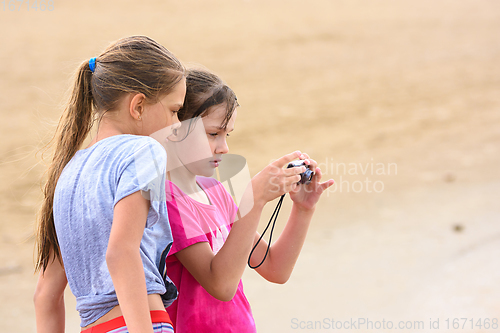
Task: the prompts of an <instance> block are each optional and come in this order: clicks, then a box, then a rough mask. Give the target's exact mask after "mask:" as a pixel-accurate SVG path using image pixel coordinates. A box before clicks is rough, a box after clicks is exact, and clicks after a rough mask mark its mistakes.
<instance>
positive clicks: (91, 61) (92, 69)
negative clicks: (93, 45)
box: [89, 57, 95, 73]
mask: <svg viewBox="0 0 500 333" xmlns="http://www.w3.org/2000/svg"><path fill="white" fill-rule="evenodd" d="M89 68H90V71H91V72H92V73H94V71H95V57H94V58H90V60H89Z"/></svg>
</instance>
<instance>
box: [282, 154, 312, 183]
mask: <svg viewBox="0 0 500 333" xmlns="http://www.w3.org/2000/svg"><path fill="white" fill-rule="evenodd" d="M302 165H303V166H305V167H306V171H304V172H303V173H301V174H300V181H299V184H306V185H307V184H309V183H310V182H311V180H312V177H313V176H314V172H312V170H311V169H309V166H308V165H306V164H305V163H304V161H300V160H299V161H293V162H290V163H289V164H288V166H287V168H295V167H299V166H302Z"/></svg>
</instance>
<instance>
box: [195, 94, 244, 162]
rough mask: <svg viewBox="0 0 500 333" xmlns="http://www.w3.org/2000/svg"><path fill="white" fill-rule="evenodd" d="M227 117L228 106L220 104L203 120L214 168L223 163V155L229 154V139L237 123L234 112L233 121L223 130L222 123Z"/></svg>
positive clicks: (230, 120)
mask: <svg viewBox="0 0 500 333" xmlns="http://www.w3.org/2000/svg"><path fill="white" fill-rule="evenodd" d="M225 117H226V105H225V104H220V105H215V106H213V107H212V110H211V112H210V113H209V114H208V115H207V116H205V117H203V118H202V120H203V126H204V127H205V133H206V134H207V138H208V143H209V145H210V151H211V152H212V155H213V157H214V159H213V160H212V161H210V163H211V164H212V166H213V167H214V168H215V167H218V166H219V163H220V161H221V156H222V154H227V153H228V152H229V147H228V146H227V137H228V136H229V133H231V132H232V131H233V130H234V123H235V122H236V110H234V112H233V114H232V116H231V119H229V122H228V123H227V126H226V127H225V128H222V123H223V122H224V118H225Z"/></svg>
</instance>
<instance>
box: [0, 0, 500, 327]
mask: <svg viewBox="0 0 500 333" xmlns="http://www.w3.org/2000/svg"><path fill="white" fill-rule="evenodd" d="M18 5H19V3H17V5H16V6H18ZM2 6H3V5H2V4H0V28H1V30H2V31H3V33H2V36H1V37H0V41H1V46H0V91H1V93H0V110H1V111H0V112H1V114H2V118H3V121H2V122H1V123H0V133H1V134H0V135H1V138H2V140H0V194H1V198H2V199H1V201H0V216H1V220H0V221H1V222H0V299H1V300H2V302H1V303H0V318H1V320H0V332H6V333H11V332H12V333H16V332H35V316H34V308H33V303H32V296H33V291H34V288H35V283H36V276H35V275H34V274H33V247H34V238H33V230H34V220H35V214H36V211H37V209H38V207H39V204H40V199H41V191H40V178H41V177H42V175H43V173H44V171H45V166H44V164H43V161H42V160H41V159H40V156H37V154H36V153H37V152H38V151H39V150H40V148H42V147H43V145H44V144H45V143H47V142H48V140H49V139H50V137H51V133H52V131H53V129H54V126H55V124H56V123H57V120H58V117H59V115H60V112H61V105H62V104H63V102H64V95H65V92H66V91H67V89H68V88H69V86H70V82H71V81H70V78H71V73H72V71H73V70H74V69H75V68H76V67H77V65H78V64H79V63H80V62H81V61H84V60H86V59H89V58H91V57H92V56H96V55H97V54H98V53H99V52H100V51H101V50H102V49H103V48H104V47H105V46H106V45H107V44H108V43H109V42H110V41H113V40H116V39H118V38H120V37H124V36H127V35H132V34H145V35H148V36H150V37H152V38H154V39H156V40H157V41H159V42H160V43H162V44H163V45H165V46H167V47H168V48H169V49H170V50H171V51H173V52H174V53H175V54H176V55H177V56H178V57H179V58H180V59H182V60H183V61H185V62H186V63H199V64H203V65H205V66H206V67H208V68H210V69H212V70H213V71H215V72H216V73H218V74H220V75H221V76H222V77H223V78H224V79H225V80H226V81H227V82H228V83H229V84H230V86H231V87H233V89H234V90H235V91H236V93H237V95H238V100H239V101H240V104H241V109H240V111H239V113H238V120H237V122H236V130H235V132H234V134H233V135H232V136H231V138H230V141H229V145H230V149H231V152H232V153H235V154H240V155H243V156H245V157H246V158H247V161H248V164H249V166H250V171H251V173H252V174H255V173H257V172H258V171H259V170H260V169H261V168H262V167H264V166H265V165H266V164H268V163H269V161H271V160H272V159H274V158H277V157H279V156H281V155H284V154H285V153H288V152H291V151H293V150H296V149H300V150H302V151H305V152H307V153H309V154H310V155H311V156H312V157H313V158H315V159H316V160H317V161H318V162H319V163H321V167H322V168H323V169H324V173H325V176H324V177H325V178H333V179H335V181H336V182H337V187H336V188H335V187H334V188H331V189H330V191H329V192H328V193H325V194H324V196H323V198H322V200H321V201H320V203H319V204H318V208H317V211H316V214H315V217H314V221H313V224H312V226H311V229H310V233H309V235H308V238H307V241H306V244H305V246H304V249H303V252H302V254H301V257H300V259H299V261H298V263H297V265H296V268H295V270H294V273H293V275H292V277H291V279H290V280H289V281H288V282H287V283H286V284H285V285H273V284H270V283H267V282H266V281H264V280H263V279H261V278H260V277H259V276H258V275H257V274H255V273H254V272H252V271H250V270H248V271H246V272H245V275H244V285H245V290H246V294H247V296H248V298H249V301H250V303H251V305H252V309H253V312H254V316H255V319H256V322H257V326H258V332H263V333H264V332H273V333H274V332H308V331H311V332H323V331H325V332H326V331H331V330H332V328H331V327H332V326H333V327H335V325H344V326H342V328H343V329H341V331H352V332H354V331H360V332H364V331H377V332H383V331H385V330H384V328H383V327H382V325H384V327H386V328H387V327H389V322H391V323H392V325H393V326H392V327H394V329H393V330H392V331H405V332H413V331H419V332H424V331H430V330H431V329H432V331H436V332H441V331H442V332H447V331H457V330H458V331H460V332H492V331H495V330H493V329H492V328H491V327H492V326H491V323H492V321H493V319H494V318H496V319H497V321H500V301H499V300H500V288H499V286H498V281H499V280H500V265H499V262H498V258H499V257H500V223H499V222H500V221H499V220H500V206H499V205H498V193H499V191H500V171H499V170H500V168H499V162H500V93H499V91H500V79H499V78H500V39H499V36H500V3H499V2H497V1H493V0H490V1H486V0H475V1H472V0H460V1H430V0H422V1H408V0H398V1H396V0H376V1H361V0H353V1H345V0H335V1H326V0H325V1H314V2H308V3H306V2H303V1H273V2H265V1H233V2H222V1H215V2H210V3H208V2H202V1H191V0H188V1H183V2H164V1H149V2H147V3H139V2H134V1H120V2H105V3H104V2H97V1H85V2H72V3H70V2H62V1H55V3H54V7H53V9H54V10H53V11H48V10H47V9H46V10H45V11H42V10H41V9H37V10H34V9H33V8H31V9H30V11H28V10H27V6H26V3H24V4H23V6H22V7H21V8H20V10H19V11H17V8H16V11H10V10H9V9H8V4H7V7H5V9H3V7H2ZM273 208H274V203H271V204H270V205H269V206H268V207H267V209H266V211H265V212H264V214H263V216H264V218H263V220H262V228H261V230H262V229H263V227H264V224H265V222H267V221H266V220H267V219H266V218H265V217H267V216H270V215H271V213H272V209H273ZM289 210H290V202H289V200H285V204H284V206H283V210H282V213H281V215H280V219H279V226H278V228H279V229H281V228H282V227H283V225H284V223H285V222H286V214H287V213H288V212H289ZM74 307H75V304H74V299H73V296H72V295H71V293H70V291H69V288H68V290H67V294H66V308H67V310H66V311H67V321H66V327H67V330H66V331H67V332H78V331H79V326H78V325H79V320H78V314H77V313H76V312H75V310H74ZM454 318H466V320H465V326H464V328H463V329H462V325H463V323H464V320H463V319H460V320H459V325H460V329H453V326H452V325H453V320H454ZM360 319H361V322H363V320H364V322H365V323H367V322H369V321H371V322H372V325H374V327H373V329H367V328H370V327H368V326H366V325H367V324H366V325H365V326H363V327H359V322H360ZM471 319H473V321H471ZM486 319H488V322H489V323H490V326H489V327H490V328H489V329H487V328H486V326H485V325H484V324H485V323H486ZM437 320H439V321H437ZM447 320H448V321H447ZM478 320H480V321H478ZM351 321H354V322H355V323H358V325H357V326H356V327H350V325H351V324H350V323H351ZM339 323H340V324H339ZM401 323H402V325H403V326H402V327H403V329H400V330H396V328H397V327H398V325H400V324H401ZM478 323H479V324H481V325H482V327H480V326H479V325H478ZM471 324H473V326H472V328H471ZM346 325H347V326H346ZM377 325H380V329H377V327H378V326H377ZM418 325H423V327H422V326H420V327H418ZM337 327H339V326H337ZM447 328H449V330H448V329H447ZM337 331H339V329H337ZM388 331H391V330H388Z"/></svg>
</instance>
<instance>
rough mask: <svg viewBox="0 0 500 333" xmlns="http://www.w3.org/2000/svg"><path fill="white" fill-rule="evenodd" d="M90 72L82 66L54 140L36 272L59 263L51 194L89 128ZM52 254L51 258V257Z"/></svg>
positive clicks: (41, 217) (41, 212) (45, 191)
mask: <svg viewBox="0 0 500 333" xmlns="http://www.w3.org/2000/svg"><path fill="white" fill-rule="evenodd" d="M91 80H92V72H91V70H90V68H89V63H88V62H87V61H86V62H85V63H83V64H81V65H80V67H79V69H78V71H77V73H76V80H75V84H74V86H73V91H72V93H71V96H70V100H69V102H68V105H67V106H66V108H65V110H64V112H63V114H62V116H61V119H60V120H59V124H58V126H57V130H56V134H55V135H54V137H53V144H54V145H55V151H54V155H53V158H52V162H51V164H50V165H49V168H48V172H47V176H48V179H47V182H46V183H45V186H44V188H43V203H42V207H41V209H40V212H39V216H38V230H37V248H38V256H37V261H36V266H35V269H36V270H40V269H42V270H45V268H47V265H48V264H49V261H50V260H55V259H58V260H61V255H60V251H59V243H58V241H57V236H56V230H55V226H54V215H53V213H52V208H53V203H54V192H55V188H56V184H57V180H58V179H59V176H60V175H61V172H62V170H63V169H64V167H65V166H66V164H68V162H69V161H70V160H71V158H72V157H73V156H74V155H75V153H76V152H77V151H78V149H79V148H80V146H81V145H82V143H83V141H84V140H85V138H86V137H87V135H88V134H89V132H90V129H91V127H92V119H93V108H94V103H93V98H92V87H91ZM51 253H52V256H51Z"/></svg>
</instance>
